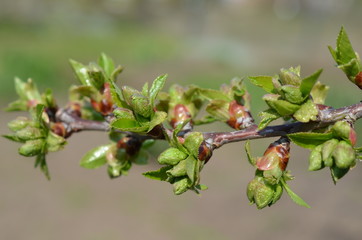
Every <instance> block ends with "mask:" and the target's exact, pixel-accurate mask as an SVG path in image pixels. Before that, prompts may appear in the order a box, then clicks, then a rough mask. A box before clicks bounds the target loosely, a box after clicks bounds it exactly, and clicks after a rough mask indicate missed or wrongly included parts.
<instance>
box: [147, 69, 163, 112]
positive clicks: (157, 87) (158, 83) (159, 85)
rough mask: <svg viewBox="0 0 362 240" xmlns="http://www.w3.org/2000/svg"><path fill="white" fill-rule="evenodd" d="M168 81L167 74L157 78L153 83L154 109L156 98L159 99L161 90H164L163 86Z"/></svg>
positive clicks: (151, 97)
mask: <svg viewBox="0 0 362 240" xmlns="http://www.w3.org/2000/svg"><path fill="white" fill-rule="evenodd" d="M166 79H167V74H164V75H161V76H159V77H157V78H156V79H155V80H154V81H153V83H152V86H151V88H150V105H151V106H152V107H154V104H155V100H156V97H157V95H158V93H159V92H160V91H161V89H162V88H163V85H165V81H166Z"/></svg>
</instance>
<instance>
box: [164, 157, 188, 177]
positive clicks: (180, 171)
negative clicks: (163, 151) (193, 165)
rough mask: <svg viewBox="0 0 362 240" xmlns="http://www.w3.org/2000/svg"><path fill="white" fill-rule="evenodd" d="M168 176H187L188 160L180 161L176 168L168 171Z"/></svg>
mask: <svg viewBox="0 0 362 240" xmlns="http://www.w3.org/2000/svg"><path fill="white" fill-rule="evenodd" d="M167 174H169V175H171V176H172V177H182V176H185V175H186V174H187V172H186V160H182V161H180V162H179V163H178V164H177V165H176V166H174V167H173V168H172V169H170V170H168V171H167Z"/></svg>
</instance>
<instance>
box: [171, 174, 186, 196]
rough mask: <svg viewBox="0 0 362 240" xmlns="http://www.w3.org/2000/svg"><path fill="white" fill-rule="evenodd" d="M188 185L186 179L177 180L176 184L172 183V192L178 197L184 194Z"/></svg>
mask: <svg viewBox="0 0 362 240" xmlns="http://www.w3.org/2000/svg"><path fill="white" fill-rule="evenodd" d="M188 184H189V183H188V178H187V177H185V178H181V179H179V180H177V181H176V182H174V183H173V192H174V193H175V194H176V195H180V194H182V193H184V192H186V191H187V189H188Z"/></svg>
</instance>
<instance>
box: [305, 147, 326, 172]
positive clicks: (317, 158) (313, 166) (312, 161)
mask: <svg viewBox="0 0 362 240" xmlns="http://www.w3.org/2000/svg"><path fill="white" fill-rule="evenodd" d="M322 147H323V145H322V144H321V145H318V146H316V147H315V148H314V149H313V150H312V151H311V153H310V156H309V167H308V170H309V171H317V170H319V169H321V168H322V167H323V161H322Z"/></svg>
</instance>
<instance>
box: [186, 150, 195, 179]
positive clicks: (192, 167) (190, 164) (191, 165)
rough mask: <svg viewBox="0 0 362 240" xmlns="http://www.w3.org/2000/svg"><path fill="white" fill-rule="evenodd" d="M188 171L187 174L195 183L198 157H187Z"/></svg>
mask: <svg viewBox="0 0 362 240" xmlns="http://www.w3.org/2000/svg"><path fill="white" fill-rule="evenodd" d="M185 161H186V173H187V176H188V177H189V179H190V180H191V184H194V183H195V180H196V178H195V171H196V164H197V161H198V160H197V159H195V158H194V157H193V156H191V155H190V156H189V157H188V158H186V160H185Z"/></svg>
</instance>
